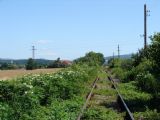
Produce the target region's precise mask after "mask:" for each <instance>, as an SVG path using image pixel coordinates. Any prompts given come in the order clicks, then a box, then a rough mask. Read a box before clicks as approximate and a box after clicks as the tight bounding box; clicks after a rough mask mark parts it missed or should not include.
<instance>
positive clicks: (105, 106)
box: [77, 76, 134, 120]
mask: <svg viewBox="0 0 160 120" xmlns="http://www.w3.org/2000/svg"><path fill="white" fill-rule="evenodd" d="M117 81H118V80H115V81H114V79H112V78H111V77H110V76H108V77H107V78H106V79H100V78H96V79H95V81H94V82H93V84H92V87H91V91H90V93H89V94H88V96H87V98H86V102H85V103H84V105H83V107H82V109H81V111H80V113H79V115H78V117H77V120H99V119H101V120H112V119H113V120H134V118H133V115H132V113H131V112H130V110H129V108H128V107H127V105H126V103H125V101H124V99H123V97H122V96H121V95H120V93H119V91H118V89H117V87H116V85H115V84H116V82H117ZM94 113H95V114H94ZM97 113H98V114H97Z"/></svg>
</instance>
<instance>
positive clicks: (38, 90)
mask: <svg viewBox="0 0 160 120" xmlns="http://www.w3.org/2000/svg"><path fill="white" fill-rule="evenodd" d="M99 69H100V68H99V67H95V66H94V67H91V66H90V67H88V66H87V65H81V66H79V65H74V66H72V67H70V68H67V69H64V70H62V71H60V72H58V73H55V74H52V73H51V74H41V75H36V74H35V75H25V76H24V77H22V78H17V79H15V80H10V81H0V105H1V106H2V107H1V108H0V109H1V110H2V111H3V113H2V114H1V113H0V118H3V119H4V120H5V119H10V118H12V119H13V120H19V119H22V120H24V119H25V120H33V119H34V120H39V119H42V120H46V119H47V120H53V119H56V120H58V119H63V120H68V119H70V120H72V119H76V117H77V116H76V115H77V114H78V112H79V110H80V107H81V106H82V104H83V102H84V101H83V97H82V95H83V94H86V91H88V88H87V87H88V86H87V85H88V83H90V81H91V80H93V79H95V77H96V76H97V74H98V70H99ZM37 110H38V111H37ZM51 111H52V112H51ZM8 112H9V113H8ZM3 119H2V120H3Z"/></svg>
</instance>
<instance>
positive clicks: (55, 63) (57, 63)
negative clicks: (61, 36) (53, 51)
mask: <svg viewBox="0 0 160 120" xmlns="http://www.w3.org/2000/svg"><path fill="white" fill-rule="evenodd" d="M47 67H48V68H65V67H69V65H68V64H66V63H65V62H62V61H61V60H60V58H57V60H55V61H53V62H52V63H50V64H49V65H48V66H47Z"/></svg>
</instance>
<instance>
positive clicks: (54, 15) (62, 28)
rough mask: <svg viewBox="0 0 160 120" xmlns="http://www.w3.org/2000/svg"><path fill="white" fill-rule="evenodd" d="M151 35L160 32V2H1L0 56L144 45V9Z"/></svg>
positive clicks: (70, 54)
mask: <svg viewBox="0 0 160 120" xmlns="http://www.w3.org/2000/svg"><path fill="white" fill-rule="evenodd" d="M145 3H146V4H147V7H148V9H149V10H150V11H151V12H150V17H148V36H149V35H152V34H153V33H155V32H160V15H159V12H160V0H132V1H131V0H0V18H1V19H0V58H14V59H20V58H29V57H31V56H32V54H31V46H32V45H35V47H36V48H37V50H36V58H46V59H56V58H57V57H60V58H61V59H71V60H72V59H75V58H78V57H80V56H83V55H84V54H85V53H86V52H89V51H95V52H101V53H103V54H104V55H105V56H110V55H112V54H113V52H115V54H117V45H118V44H119V45H120V50H121V54H129V53H133V52H136V51H137V50H138V49H139V48H142V47H143V38H142V37H140V35H142V34H143V24H144V23H143V19H144V18H143V5H144V4H145Z"/></svg>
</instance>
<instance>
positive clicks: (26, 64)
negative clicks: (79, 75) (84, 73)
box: [0, 58, 71, 70]
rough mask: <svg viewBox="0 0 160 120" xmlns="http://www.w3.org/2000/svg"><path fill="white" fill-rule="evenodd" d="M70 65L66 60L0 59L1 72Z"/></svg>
mask: <svg viewBox="0 0 160 120" xmlns="http://www.w3.org/2000/svg"><path fill="white" fill-rule="evenodd" d="M70 64H71V62H70V61H67V60H60V58H57V60H45V59H35V60H33V59H31V58H29V59H28V60H27V59H23V60H11V59H7V60H5V59H0V69H1V70H11V69H24V68H26V69H30V70H32V69H39V68H63V67H67V66H69V65H70Z"/></svg>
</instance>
